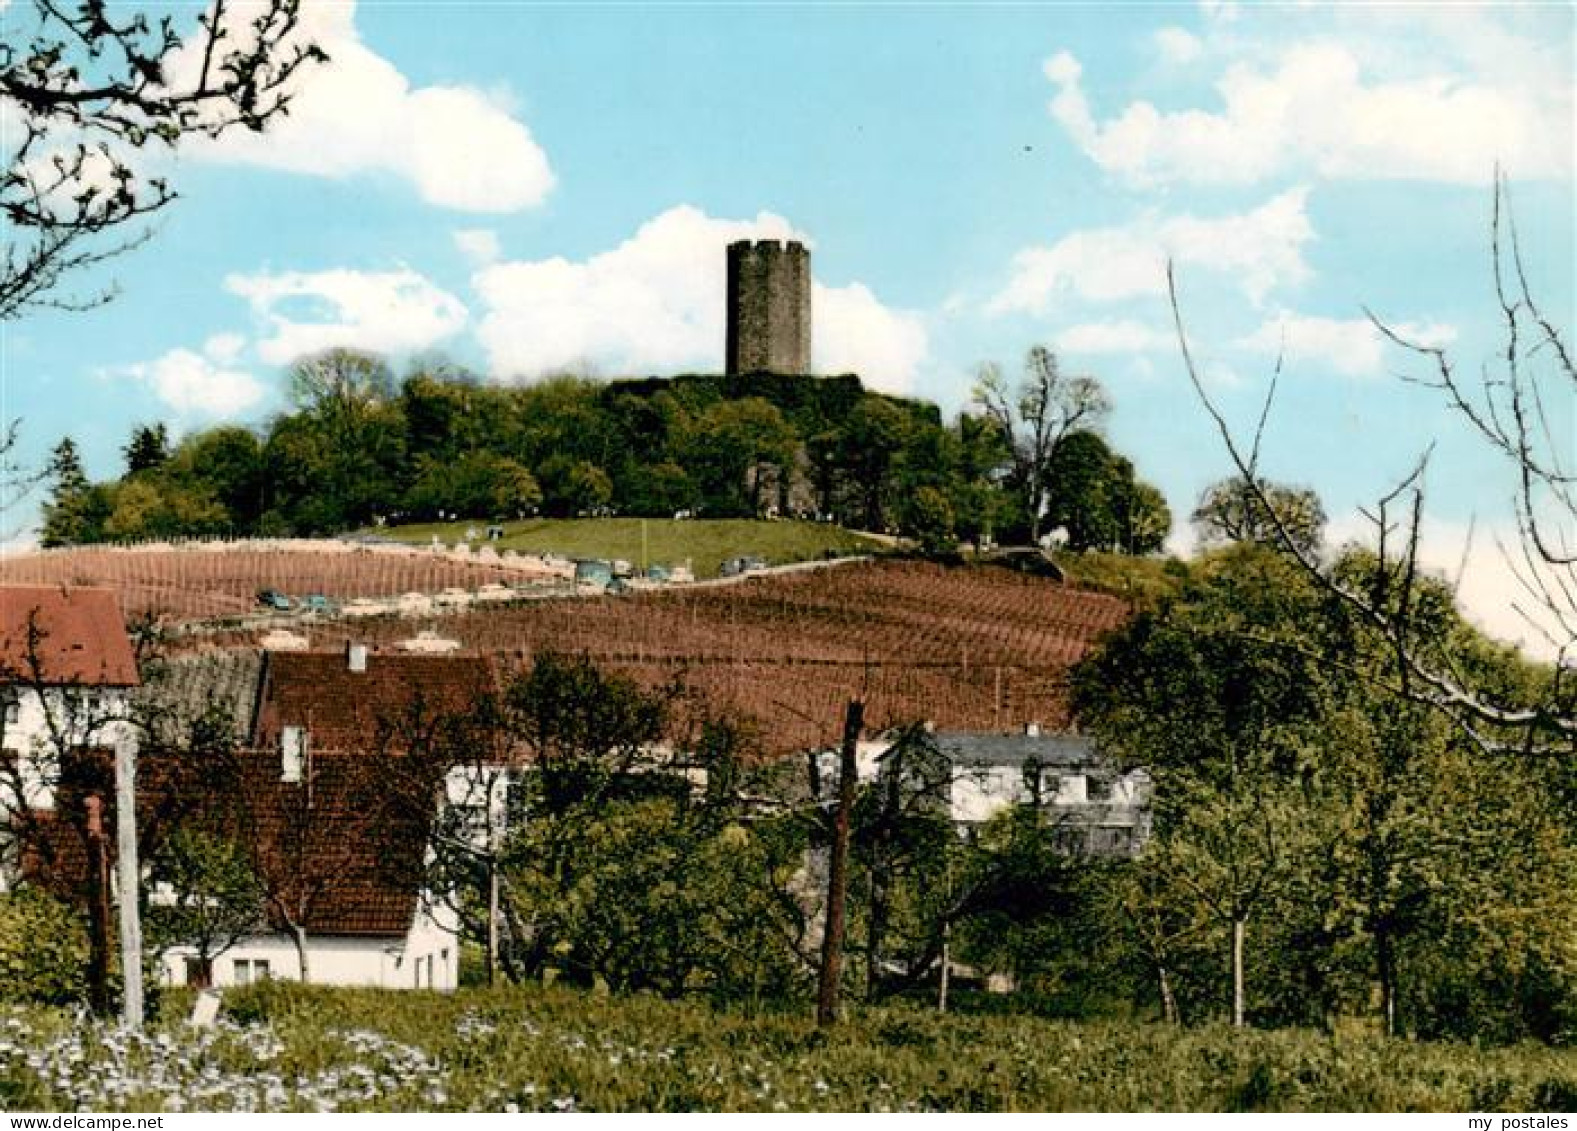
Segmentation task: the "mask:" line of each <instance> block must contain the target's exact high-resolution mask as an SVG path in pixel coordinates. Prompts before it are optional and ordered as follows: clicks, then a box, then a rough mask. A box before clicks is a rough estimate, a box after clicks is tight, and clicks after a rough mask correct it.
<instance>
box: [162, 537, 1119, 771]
mask: <svg viewBox="0 0 1577 1131" xmlns="http://www.w3.org/2000/svg"><path fill="white" fill-rule="evenodd" d="M1127 613H1128V606H1127V605H1126V604H1125V603H1124V602H1123V601H1121V600H1120V599H1118V598H1116V597H1112V596H1109V595H1106V594H1103V593H1096V592H1090V591H1087V590H1081V589H1076V588H1073V587H1071V586H1068V585H1065V584H1062V583H1059V582H1055V581H1050V580H1047V579H1042V578H1035V577H1028V576H1025V575H1022V574H1017V573H1013V572H1010V571H1008V570H1005V569H1000V568H992V567H969V568H946V567H943V566H938V565H932V564H925V563H913V562H879V563H869V564H862V565H847V566H839V567H832V568H826V569H818V570H813V571H806V572H801V573H792V574H782V575H775V576H767V577H759V578H750V579H748V580H745V581H743V582H741V583H738V584H733V585H720V586H697V587H693V588H673V589H665V590H659V591H652V592H644V593H631V594H626V595H624V596H620V597H585V598H576V599H565V600H554V601H540V602H533V603H530V604H524V605H514V606H505V607H499V608H495V609H488V610H485V611H472V612H466V613H459V614H454V615H447V616H442V617H435V618H398V617H379V618H369V619H366V620H362V621H358V622H356V623H354V624H347V623H345V622H336V623H333V624H326V625H323V626H317V627H314V628H313V629H312V630H310V632H309V635H310V637H311V643H312V647H314V648H323V647H335V646H341V645H344V644H346V643H349V642H350V641H352V640H354V641H356V642H358V643H365V644H369V645H373V646H375V647H378V648H380V649H382V648H389V647H393V646H396V645H398V644H399V643H400V642H402V641H407V640H411V639H413V638H414V637H415V636H416V635H417V633H418V632H421V631H423V630H427V631H431V632H435V633H437V634H438V635H439V636H442V637H446V638H449V639H452V640H455V641H458V642H459V644H460V645H461V646H462V647H463V648H464V649H465V650H467V651H480V652H482V653H484V654H488V655H491V656H494V657H495V658H497V659H498V660H499V661H500V666H501V667H503V668H505V669H506V670H507V668H509V667H510V666H512V665H516V664H521V663H524V662H526V661H527V660H528V659H529V657H530V656H531V655H532V654H533V653H535V652H538V651H542V650H546V649H555V650H558V651H560V652H563V653H567V654H572V655H579V654H584V655H586V656H588V657H590V658H591V659H593V660H595V661H596V662H597V663H599V664H601V665H604V666H605V667H607V668H610V669H612V670H616V671H620V672H623V673H625V674H628V675H630V676H632V677H634V678H635V679H637V680H638V681H639V682H641V683H643V684H645V685H648V686H659V685H663V684H666V683H669V682H670V681H672V680H674V679H675V678H678V679H681V680H682V681H683V682H684V684H685V685H686V687H688V688H689V689H691V690H692V691H694V692H698V693H699V694H700V696H701V697H702V698H703V701H704V702H705V703H706V704H708V705H709V707H710V709H712V710H714V711H727V712H730V713H736V714H737V713H745V714H748V715H750V716H751V717H753V718H754V719H755V720H756V721H757V722H758V723H759V724H760V729H761V737H762V739H763V743H764V746H765V752H766V753H769V754H782V753H788V752H791V751H796V750H803V749H806V748H809V747H813V746H824V745H830V744H832V743H835V742H836V740H837V736H838V734H839V732H840V729H841V725H842V718H843V710H844V707H845V705H846V703H847V702H848V700H849V699H850V698H851V697H854V696H860V697H862V698H863V699H864V700H865V703H866V720H867V725H868V726H869V727H870V728H872V729H882V728H886V727H891V726H898V725H903V724H905V723H912V722H917V721H921V720H930V721H932V722H934V723H936V724H937V726H938V727H940V728H943V729H949V730H981V731H1010V730H1016V729H1018V728H1020V727H1022V726H1023V725H1025V724H1027V723H1030V722H1037V723H1040V724H1041V725H1043V726H1045V727H1047V728H1048V729H1061V728H1065V727H1066V726H1068V724H1069V717H1068V703H1067V672H1068V668H1069V667H1070V666H1071V665H1072V664H1074V663H1075V662H1076V661H1077V660H1078V659H1079V658H1080V657H1082V656H1083V655H1084V653H1085V652H1086V651H1087V650H1088V649H1089V647H1090V646H1091V645H1092V643H1093V642H1094V641H1095V640H1096V639H1097V638H1098V637H1099V636H1100V635H1101V634H1103V633H1104V632H1106V631H1108V630H1109V629H1111V628H1113V627H1115V626H1116V625H1118V624H1119V623H1121V622H1122V621H1123V619H1124V618H1125V617H1126V616H1127ZM196 643H197V642H192V644H193V645H195V644H196ZM216 646H218V647H231V648H240V647H255V646H256V636H255V634H243V633H232V634H221V635H218V636H210V637H206V638H204V639H203V640H202V641H201V647H204V648H213V647H216Z"/></svg>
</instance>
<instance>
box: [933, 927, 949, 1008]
mask: <svg viewBox="0 0 1577 1131" xmlns="http://www.w3.org/2000/svg"><path fill="white" fill-rule="evenodd" d="M951 926H952V924H951V923H943V924H942V976H941V978H940V982H941V985H940V986H939V987H938V988H937V991H936V1011H937V1012H938V1013H946V1012H947V991H948V981H949V979H950V977H951V975H952V972H953V948H952V947H951V946H949V945H948V941H947V936H948V934H949V931H948V928H949V927H951Z"/></svg>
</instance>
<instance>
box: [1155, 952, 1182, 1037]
mask: <svg viewBox="0 0 1577 1131" xmlns="http://www.w3.org/2000/svg"><path fill="white" fill-rule="evenodd" d="M1155 976H1156V980H1157V981H1159V982H1160V988H1161V1019H1162V1020H1164V1021H1165V1022H1166V1023H1167V1024H1168V1025H1176V1024H1177V1023H1178V1020H1177V995H1176V994H1174V993H1173V992H1172V977H1171V974H1170V973H1168V971H1167V969H1166V966H1165V965H1164V964H1163V963H1160V962H1157V963H1156V964H1155Z"/></svg>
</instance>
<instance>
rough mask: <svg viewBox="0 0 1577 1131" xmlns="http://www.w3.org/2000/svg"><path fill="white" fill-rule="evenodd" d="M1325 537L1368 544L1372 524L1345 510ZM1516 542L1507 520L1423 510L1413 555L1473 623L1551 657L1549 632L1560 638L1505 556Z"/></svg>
mask: <svg viewBox="0 0 1577 1131" xmlns="http://www.w3.org/2000/svg"><path fill="white" fill-rule="evenodd" d="M1326 541H1327V542H1328V543H1329V544H1330V545H1332V546H1341V545H1344V544H1346V543H1348V542H1357V543H1359V544H1361V545H1366V546H1369V547H1371V548H1372V547H1373V545H1374V526H1373V524H1372V523H1370V522H1369V521H1368V520H1367V519H1365V518H1363V517H1362V516H1361V515H1357V514H1350V515H1345V516H1342V517H1340V518H1337V519H1334V520H1332V521H1331V522H1330V523H1329V524H1328V525H1327V527H1326ZM1517 544H1518V543H1517V530H1516V526H1515V524H1514V523H1511V522H1477V523H1473V524H1467V523H1460V522H1444V521H1440V520H1438V519H1434V518H1431V517H1429V516H1427V515H1426V516H1425V518H1424V522H1423V525H1422V527H1421V528H1420V533H1419V544H1418V557H1419V561H1420V562H1421V563H1422V564H1423V565H1424V566H1426V567H1427V568H1428V569H1429V570H1430V571H1431V572H1432V573H1433V574H1434V575H1435V576H1436V577H1438V578H1441V579H1443V580H1444V581H1445V582H1446V583H1447V584H1449V585H1451V586H1452V587H1453V588H1454V589H1455V591H1456V595H1457V603H1458V605H1459V606H1460V607H1461V608H1462V610H1463V611H1464V612H1465V613H1466V614H1467V615H1468V618H1469V619H1470V620H1472V621H1473V622H1474V623H1475V624H1477V625H1478V626H1479V628H1481V629H1483V630H1484V631H1485V632H1487V633H1489V634H1490V635H1491V636H1494V637H1496V638H1498V639H1500V640H1503V641H1506V642H1507V643H1511V644H1518V645H1520V646H1521V647H1522V649H1523V651H1524V652H1526V653H1527V654H1528V655H1529V656H1532V657H1534V658H1535V659H1539V660H1545V661H1550V660H1554V659H1555V655H1556V648H1555V647H1554V646H1553V645H1552V644H1551V642H1550V639H1549V637H1553V638H1554V639H1555V640H1563V639H1564V633H1563V632H1562V631H1561V629H1560V626H1559V625H1558V623H1556V621H1555V619H1554V617H1553V616H1552V615H1551V614H1550V613H1549V611H1548V610H1544V609H1541V607H1540V604H1539V602H1537V601H1536V600H1534V599H1533V598H1532V597H1530V596H1529V594H1528V590H1527V588H1526V586H1525V585H1524V583H1523V581H1522V580H1519V578H1518V572H1517V571H1518V569H1526V567H1525V566H1522V565H1519V566H1518V567H1516V568H1515V569H1514V568H1513V567H1512V565H1511V563H1510V560H1508V554H1509V555H1510V557H1511V558H1513V559H1515V558H1517V550H1516V547H1517ZM1519 560H1520V559H1519ZM1547 583H1548V584H1550V585H1552V586H1553V585H1555V584H1556V583H1555V582H1554V581H1548V582H1547ZM1556 591H1557V592H1558V590H1556ZM1519 610H1520V611H1519Z"/></svg>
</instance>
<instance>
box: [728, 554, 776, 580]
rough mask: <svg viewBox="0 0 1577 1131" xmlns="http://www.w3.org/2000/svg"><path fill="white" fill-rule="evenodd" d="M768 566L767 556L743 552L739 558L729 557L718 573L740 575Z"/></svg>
mask: <svg viewBox="0 0 1577 1131" xmlns="http://www.w3.org/2000/svg"><path fill="white" fill-rule="evenodd" d="M766 568H767V561H766V559H765V558H758V557H756V556H755V555H754V554H743V555H741V556H739V557H737V558H729V559H728V560H727V561H725V562H724V563H723V564H722V565H721V566H719V567H718V570H717V574H718V576H719V577H738V576H739V575H740V574H742V573H749V572H750V571H751V570H756V569H766Z"/></svg>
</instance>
